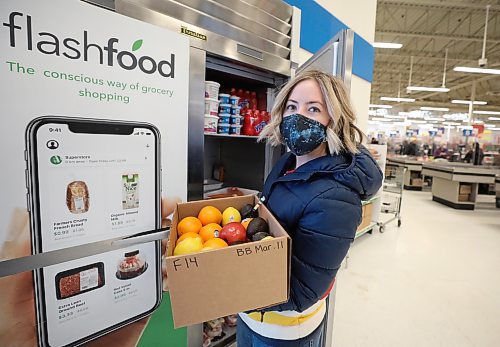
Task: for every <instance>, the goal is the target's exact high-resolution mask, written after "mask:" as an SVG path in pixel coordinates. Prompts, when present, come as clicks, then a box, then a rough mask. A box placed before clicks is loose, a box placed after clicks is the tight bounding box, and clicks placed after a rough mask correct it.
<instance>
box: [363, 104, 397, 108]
mask: <svg viewBox="0 0 500 347" xmlns="http://www.w3.org/2000/svg"><path fill="white" fill-rule="evenodd" d="M368 107H369V108H392V106H391V105H376V104H370V105H368Z"/></svg>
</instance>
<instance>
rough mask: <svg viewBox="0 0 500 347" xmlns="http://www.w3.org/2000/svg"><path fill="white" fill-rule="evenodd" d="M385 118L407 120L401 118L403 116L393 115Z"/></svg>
mask: <svg viewBox="0 0 500 347" xmlns="http://www.w3.org/2000/svg"><path fill="white" fill-rule="evenodd" d="M384 118H390V119H405V117H401V116H393V115H390V114H388V115H385V116H384Z"/></svg>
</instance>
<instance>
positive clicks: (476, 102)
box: [451, 100, 487, 105]
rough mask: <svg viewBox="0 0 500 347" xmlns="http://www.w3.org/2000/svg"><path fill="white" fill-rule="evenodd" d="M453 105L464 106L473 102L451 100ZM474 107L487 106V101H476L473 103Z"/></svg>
mask: <svg viewBox="0 0 500 347" xmlns="http://www.w3.org/2000/svg"><path fill="white" fill-rule="evenodd" d="M451 103H452V104H463V105H470V103H471V101H470V100H451ZM472 104H473V105H486V104H487V102H486V101H474V102H472Z"/></svg>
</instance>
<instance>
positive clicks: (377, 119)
mask: <svg viewBox="0 0 500 347" xmlns="http://www.w3.org/2000/svg"><path fill="white" fill-rule="evenodd" d="M371 120H376V121H379V122H392V120H390V119H387V118H372V119H371Z"/></svg>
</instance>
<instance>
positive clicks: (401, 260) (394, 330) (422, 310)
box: [334, 191, 500, 347]
mask: <svg viewBox="0 0 500 347" xmlns="http://www.w3.org/2000/svg"><path fill="white" fill-rule="evenodd" d="M480 207H481V208H480V209H477V210H476V211H457V210H453V209H451V208H448V207H445V206H442V205H440V204H438V203H435V202H432V201H431V195H430V193H424V192H407V191H405V193H404V196H403V208H402V213H403V225H402V227H401V228H399V229H398V228H397V227H396V225H395V224H394V223H392V224H389V225H388V226H387V229H386V232H385V233H384V234H380V233H378V231H377V232H374V233H373V235H369V234H367V235H365V236H362V237H361V238H360V239H358V240H356V241H355V243H354V245H353V246H352V248H351V250H350V258H349V266H348V268H347V269H346V268H345V266H343V267H342V270H341V271H339V277H338V287H337V300H336V315H335V321H334V346H335V347H357V346H359V347H371V346H381V347H392V346H397V347H401V346H405V347H410V346H419V347H420V346H422V347H424V346H425V347H434V346H454V347H461V346H480V347H487V346H492V347H493V346H499V344H500V329H499V326H500V325H499V324H500V323H499V315H500V210H498V209H494V208H493V204H485V205H482V206H480Z"/></svg>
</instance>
